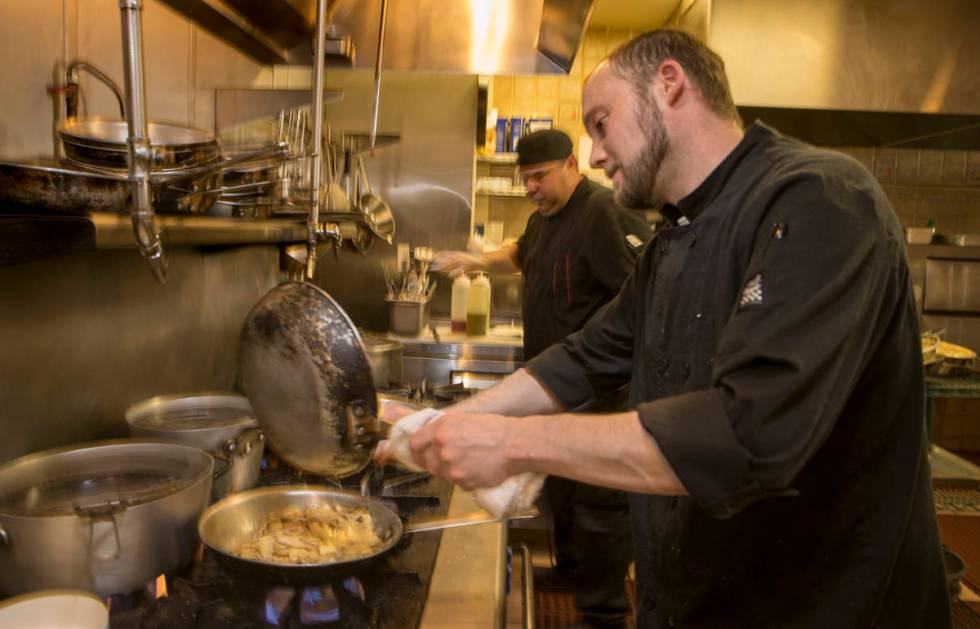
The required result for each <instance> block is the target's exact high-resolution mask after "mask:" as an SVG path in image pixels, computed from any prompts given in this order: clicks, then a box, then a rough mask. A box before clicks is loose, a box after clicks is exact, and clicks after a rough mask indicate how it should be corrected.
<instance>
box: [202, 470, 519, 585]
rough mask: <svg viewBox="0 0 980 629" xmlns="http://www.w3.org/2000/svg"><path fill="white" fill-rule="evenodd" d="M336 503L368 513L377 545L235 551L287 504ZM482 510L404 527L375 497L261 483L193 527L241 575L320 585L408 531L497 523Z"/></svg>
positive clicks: (356, 568) (361, 566)
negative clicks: (269, 557)
mask: <svg viewBox="0 0 980 629" xmlns="http://www.w3.org/2000/svg"><path fill="white" fill-rule="evenodd" d="M324 504H335V505H342V506H344V507H348V508H355V507H363V508H365V509H367V511H368V513H370V514H371V520H372V522H373V524H374V530H375V532H376V533H377V534H378V537H379V538H380V539H381V540H382V543H381V546H380V547H378V548H377V549H375V550H373V551H372V552H370V553H368V554H364V555H362V556H359V557H355V558H351V559H346V560H344V561H334V562H327V563H319V564H284V563H276V562H272V561H262V560H257V559H245V558H243V557H239V556H238V555H237V554H235V551H236V549H238V548H241V546H242V545H243V544H244V543H245V542H247V541H249V540H250V539H252V538H253V537H254V536H255V535H257V534H258V532H259V531H260V530H261V529H262V527H263V526H264V525H265V523H266V522H267V521H268V520H269V518H270V516H272V515H273V514H276V513H281V512H282V511H285V510H286V509H289V508H293V507H295V508H299V509H301V510H302V509H307V508H310V507H313V506H317V505H324ZM537 515H538V514H537V513H536V512H528V513H523V514H518V515H517V516H515V519H521V518H530V517H535V516H537ZM496 521H497V520H496V519H494V517H493V516H492V515H490V514H489V513H486V512H481V513H476V514H472V515H467V516H464V517H462V518H458V519H452V520H448V519H444V518H443V519H437V520H429V521H425V522H420V523H416V524H410V525H406V524H404V523H403V522H402V520H401V518H399V517H398V514H397V513H396V512H395V510H394V509H393V508H391V507H389V506H388V505H387V504H385V503H384V502H381V501H380V500H376V499H374V498H370V497H365V496H359V495H356V494H352V493H347V492H343V491H339V490H336V489H328V488H321V487H309V486H306V485H291V486H288V485H287V486H281V487H265V488H262V489H253V490H249V491H243V492H239V493H236V494H232V495H231V496H229V497H227V498H225V499H223V500H221V501H219V502H217V503H215V504H213V505H211V507H209V508H208V509H207V510H206V511H205V512H204V513H203V514H202V515H201V518H200V520H199V521H198V525H197V531H198V534H199V535H200V536H201V540H202V541H203V542H204V544H205V545H206V546H207V547H208V548H210V549H211V550H212V551H214V554H215V555H216V557H217V560H218V561H219V563H221V564H223V565H225V566H226V567H227V568H229V569H230V570H232V571H234V572H237V573H239V574H241V575H243V576H248V577H257V578H260V579H264V580H268V581H272V582H275V583H281V584H286V585H301V584H304V583H323V582H325V581H327V580H330V579H331V578H335V577H338V576H350V575H352V574H356V573H359V572H362V571H364V570H366V569H368V568H370V567H371V566H373V565H374V564H375V563H376V562H377V561H378V560H380V559H382V558H383V557H384V556H385V555H386V554H387V553H388V552H389V551H391V549H392V548H394V547H395V546H396V545H397V544H398V542H399V541H401V539H402V536H404V535H405V534H407V533H416V532H421V531H435V530H441V529H446V528H452V527H457V526H469V525H473V524H485V523H489V522H496Z"/></svg>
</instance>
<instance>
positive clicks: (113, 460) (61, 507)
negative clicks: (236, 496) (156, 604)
mask: <svg viewBox="0 0 980 629" xmlns="http://www.w3.org/2000/svg"><path fill="white" fill-rule="evenodd" d="M213 469H214V460H213V459H212V458H211V455H210V454H208V453H207V452H204V451H203V450H201V449H199V448H193V447H190V446H184V445H177V444H170V443H151V442H139V441H131V440H116V441H103V442H96V443H91V444H84V445H76V446H70V447H66V448H58V449H54V450H46V451H44V452H38V453H35V454H30V455H27V456H24V457H21V458H19V459H15V460H13V461H11V462H9V463H6V464H4V465H3V466H2V467H0V590H2V591H3V592H4V593H5V594H9V595H13V594H21V593H24V592H30V591H33V590H40V589H48V588H77V589H83V590H88V591H90V592H94V593H96V594H98V595H99V596H108V595H111V594H116V593H123V592H126V593H128V592H132V591H135V590H137V589H140V588H142V587H143V586H145V585H146V584H147V583H148V582H149V581H150V580H152V579H154V578H156V577H157V576H159V575H160V574H161V573H164V572H169V571H173V570H176V569H178V568H181V567H183V566H184V565H186V564H187V563H189V562H190V560H191V557H192V553H193V551H194V548H195V547H196V545H197V534H196V533H197V532H196V529H195V526H196V522H197V519H198V516H199V515H200V514H201V511H202V510H203V509H204V508H205V507H206V506H207V503H208V499H209V497H210V494H211V474H212V471H213Z"/></svg>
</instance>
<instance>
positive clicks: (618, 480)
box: [505, 411, 687, 496]
mask: <svg viewBox="0 0 980 629" xmlns="http://www.w3.org/2000/svg"><path fill="white" fill-rule="evenodd" d="M511 428H512V430H514V431H515V432H516V433H519V434H515V435H513V438H512V439H508V443H507V447H506V453H505V456H506V457H507V459H508V460H509V461H511V464H512V465H513V467H514V469H516V470H519V471H528V472H537V473H541V474H550V475H555V476H563V477H565V478H571V479H574V480H578V481H581V482H584V483H589V484H591V485H599V486H602V487H612V488H614V489H622V490H625V491H631V492H636V493H647V494H660V495H668V496H682V495H686V494H687V489H685V487H684V485H683V484H682V483H681V481H680V479H678V478H677V475H676V474H675V473H674V470H673V469H672V468H671V466H670V463H669V462H668V461H667V459H666V458H665V457H664V455H663V453H662V452H661V451H660V448H659V447H658V446H657V443H656V441H654V439H653V437H652V436H651V435H650V433H648V432H647V431H646V430H645V429H644V428H643V426H642V424H640V420H639V417H638V416H637V414H636V412H635V411H630V412H625V413H614V414H608V415H578V414H561V415H547V416H533V417H525V418H523V419H521V420H520V421H519V422H515V425H514V426H512V427H511Z"/></svg>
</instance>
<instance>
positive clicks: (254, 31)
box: [162, 0, 595, 74]
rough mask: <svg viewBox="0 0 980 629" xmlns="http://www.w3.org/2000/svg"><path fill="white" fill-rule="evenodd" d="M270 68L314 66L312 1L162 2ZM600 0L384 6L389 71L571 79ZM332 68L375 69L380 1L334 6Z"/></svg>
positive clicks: (342, 0) (442, 0)
mask: <svg viewBox="0 0 980 629" xmlns="http://www.w3.org/2000/svg"><path fill="white" fill-rule="evenodd" d="M162 1H163V2H164V3H165V4H167V5H169V6H170V7H172V8H174V9H175V10H177V11H178V12H180V13H181V14H183V15H184V16H186V17H187V18H188V19H190V20H191V21H193V22H195V23H196V24H198V25H199V26H201V27H202V28H204V29H206V30H208V31H210V32H211V33H213V34H215V35H216V36H217V37H219V38H220V39H222V40H224V41H225V42H226V43H228V44H230V45H231V46H233V47H234V48H236V49H238V50H240V51H242V52H243V53H245V54H247V55H249V56H250V57H252V58H253V59H255V60H256V61H258V62H260V63H265V64H274V63H292V64H301V65H310V64H312V61H313V60H312V39H313V35H314V29H315V22H316V0H162ZM594 2H595V0H398V1H397V2H390V3H389V5H388V17H387V30H386V32H385V54H384V67H385V69H393V70H423V71H432V72H453V73H465V74H557V73H568V71H569V70H570V69H571V67H572V62H573V61H574V59H575V55H576V54H577V52H578V50H579V46H580V44H581V42H582V38H583V37H584V35H585V30H586V28H587V27H588V22H589V17H590V16H591V14H592V8H593V4H594ZM327 12H328V25H329V26H328V31H327V38H328V43H327V48H328V50H327V62H328V64H330V65H348V66H354V67H365V68H372V67H373V66H374V62H375V51H376V50H377V41H378V22H379V18H380V12H381V3H380V1H378V0H375V1H371V0H330V1H329V5H328V9H327Z"/></svg>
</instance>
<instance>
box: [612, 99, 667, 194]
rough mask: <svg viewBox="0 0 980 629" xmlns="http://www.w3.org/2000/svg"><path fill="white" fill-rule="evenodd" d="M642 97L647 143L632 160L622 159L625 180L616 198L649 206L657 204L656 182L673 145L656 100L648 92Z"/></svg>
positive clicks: (642, 119) (642, 123)
mask: <svg viewBox="0 0 980 629" xmlns="http://www.w3.org/2000/svg"><path fill="white" fill-rule="evenodd" d="M639 101H640V106H641V110H640V114H639V119H640V120H639V122H640V129H641V130H642V131H643V136H644V137H645V138H646V143H645V144H644V145H643V148H642V149H641V150H640V153H639V155H637V156H636V157H635V158H634V159H633V160H631V161H629V162H626V161H624V162H622V163H620V165H619V168H620V170H621V171H622V173H623V181H622V184H620V186H619V188H618V189H617V190H616V195H615V198H616V201H617V202H618V203H619V204H620V205H622V206H623V207H628V208H650V207H655V206H657V205H658V203H659V202H658V200H657V199H656V197H655V195H654V184H655V183H656V180H657V174H658V173H659V172H660V167H661V166H662V165H663V161H664V158H665V157H666V156H667V150H668V149H669V148H670V138H669V137H668V136H667V131H666V130H665V129H664V125H663V115H662V114H661V113H660V108H659V107H657V103H655V102H653V100H652V99H650V98H648V97H646V96H645V95H644V96H643V97H641V98H640V99H639Z"/></svg>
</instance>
